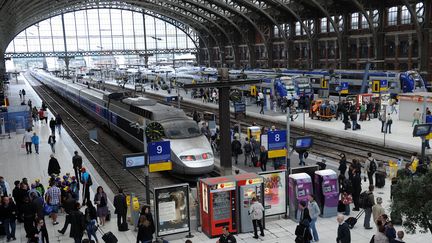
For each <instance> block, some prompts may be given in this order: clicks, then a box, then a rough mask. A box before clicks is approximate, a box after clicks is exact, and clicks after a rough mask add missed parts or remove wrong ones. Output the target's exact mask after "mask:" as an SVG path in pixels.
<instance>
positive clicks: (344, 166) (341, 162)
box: [338, 153, 348, 176]
mask: <svg viewBox="0 0 432 243" xmlns="http://www.w3.org/2000/svg"><path fill="white" fill-rule="evenodd" d="M340 157H341V158H340V160H339V167H338V170H339V172H340V174H341V175H344V176H345V172H346V170H347V168H348V167H347V160H346V156H345V154H344V153H342V154H340Z"/></svg>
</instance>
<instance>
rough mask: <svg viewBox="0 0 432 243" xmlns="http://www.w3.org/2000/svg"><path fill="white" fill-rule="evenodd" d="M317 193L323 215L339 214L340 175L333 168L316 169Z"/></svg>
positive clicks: (326, 216) (325, 216) (327, 216)
mask: <svg viewBox="0 0 432 243" xmlns="http://www.w3.org/2000/svg"><path fill="white" fill-rule="evenodd" d="M314 183H315V188H314V189H315V195H316V201H317V203H318V206H319V207H320V209H321V217H323V218H329V217H333V216H336V215H337V213H338V212H337V206H338V202H339V185H338V176H337V174H336V172H334V171H333V170H319V171H315V182H314Z"/></svg>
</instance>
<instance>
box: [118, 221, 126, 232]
mask: <svg viewBox="0 0 432 243" xmlns="http://www.w3.org/2000/svg"><path fill="white" fill-rule="evenodd" d="M118 230H119V231H128V230H129V226H128V223H126V222H123V223H122V224H121V225H120V227H119V229H118Z"/></svg>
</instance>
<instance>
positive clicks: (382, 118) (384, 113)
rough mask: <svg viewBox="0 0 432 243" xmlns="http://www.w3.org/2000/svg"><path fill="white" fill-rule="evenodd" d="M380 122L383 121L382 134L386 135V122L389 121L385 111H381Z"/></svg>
mask: <svg viewBox="0 0 432 243" xmlns="http://www.w3.org/2000/svg"><path fill="white" fill-rule="evenodd" d="M379 120H380V121H381V132H382V133H385V130H384V129H385V128H386V120H387V116H386V111H385V109H384V110H382V111H381V113H380V117H379Z"/></svg>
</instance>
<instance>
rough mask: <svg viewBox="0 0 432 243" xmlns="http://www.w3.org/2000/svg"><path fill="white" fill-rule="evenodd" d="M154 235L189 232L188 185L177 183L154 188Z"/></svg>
mask: <svg viewBox="0 0 432 243" xmlns="http://www.w3.org/2000/svg"><path fill="white" fill-rule="evenodd" d="M154 197H155V200H156V228H157V230H156V235H157V236H158V237H160V236H165V235H171V234H177V233H183V232H189V231H190V218H189V185H188V184H179V185H173V186H169V187H159V188H155V189H154Z"/></svg>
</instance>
